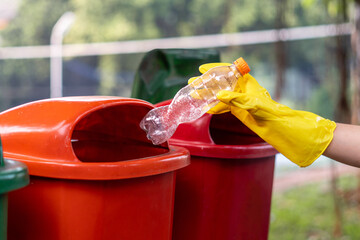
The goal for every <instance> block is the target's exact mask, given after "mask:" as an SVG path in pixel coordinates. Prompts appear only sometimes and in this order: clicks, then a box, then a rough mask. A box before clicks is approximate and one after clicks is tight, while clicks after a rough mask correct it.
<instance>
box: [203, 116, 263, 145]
mask: <svg viewBox="0 0 360 240" xmlns="http://www.w3.org/2000/svg"><path fill="white" fill-rule="evenodd" d="M209 132H210V136H211V138H212V140H213V141H214V143H215V144H218V145H250V144H255V143H264V140H262V139H261V138H260V137H259V136H258V135H256V134H255V133H254V132H253V131H251V130H250V129H249V128H248V127H247V126H245V125H244V124H243V123H242V122H241V121H240V120H239V119H237V118H236V117H235V116H234V115H232V114H231V113H230V112H229V113H224V114H214V115H213V116H212V117H211V120H210V126H209Z"/></svg>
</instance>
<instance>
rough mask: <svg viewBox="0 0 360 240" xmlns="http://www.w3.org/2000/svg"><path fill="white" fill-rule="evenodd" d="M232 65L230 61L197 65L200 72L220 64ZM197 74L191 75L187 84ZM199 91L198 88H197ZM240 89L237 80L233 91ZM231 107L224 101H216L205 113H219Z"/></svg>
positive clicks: (227, 110)
mask: <svg viewBox="0 0 360 240" xmlns="http://www.w3.org/2000/svg"><path fill="white" fill-rule="evenodd" d="M230 65H232V64H231V63H206V64H203V65H201V66H200V67H199V71H200V73H202V74H204V73H206V72H207V71H209V70H210V69H211V68H214V67H220V66H230ZM198 77H199V76H196V77H192V78H190V79H189V80H188V84H190V83H191V82H193V81H194V80H195V79H197V78H198ZM198 91H199V90H198ZM237 91H240V86H239V81H238V83H237V84H236V86H235V88H234V92H237ZM193 97H195V98H196V97H197V96H193ZM230 109H231V107H230V106H229V105H228V104H225V103H222V102H220V103H218V104H217V105H216V106H214V107H212V108H211V109H210V110H209V111H208V112H207V113H210V114H220V113H225V112H229V111H230Z"/></svg>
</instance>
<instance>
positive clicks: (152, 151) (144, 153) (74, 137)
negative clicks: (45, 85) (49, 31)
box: [0, 96, 190, 180]
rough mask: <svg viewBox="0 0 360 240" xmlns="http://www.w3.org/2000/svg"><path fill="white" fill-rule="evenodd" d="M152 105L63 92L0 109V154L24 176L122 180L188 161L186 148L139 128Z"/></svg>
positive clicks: (164, 170) (178, 165) (137, 101)
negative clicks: (21, 166) (23, 168)
mask: <svg viewBox="0 0 360 240" xmlns="http://www.w3.org/2000/svg"><path fill="white" fill-rule="evenodd" d="M152 108H153V105H151V104H150V103H148V102H145V101H142V100H137V99H130V98H120V97H100V96H99V97H94V96H92V97H66V98H57V99H46V100H41V101H36V102H31V103H27V104H24V105H21V106H18V107H15V108H12V109H9V110H7V111H4V112H2V113H0V134H1V138H2V140H3V150H4V156H5V157H6V158H9V159H13V160H18V161H21V162H24V163H25V164H26V165H27V166H28V168H29V173H30V175H36V176H43V177H53V178H65V179H88V180H89V179H104V180H105V179H123V178H133V177H142V176H149V175H155V174H161V173H165V172H169V171H174V170H176V169H179V168H182V167H185V166H187V165H188V164H190V160H189V154H188V151H187V150H186V149H183V148H178V147H170V149H169V147H168V144H167V143H164V144H162V145H161V146H154V145H152V143H151V142H150V141H149V140H148V139H147V138H146V134H145V132H144V131H143V130H141V128H140V127H139V123H140V121H141V119H142V118H143V117H144V116H145V114H146V113H147V112H148V111H149V110H151V109H152Z"/></svg>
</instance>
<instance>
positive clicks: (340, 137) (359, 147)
mask: <svg viewBox="0 0 360 240" xmlns="http://www.w3.org/2000/svg"><path fill="white" fill-rule="evenodd" d="M323 155H325V156H327V157H329V158H331V159H334V160H336V161H338V162H341V163H344V164H347V165H351V166H354V167H359V168H360V126H358V125H350V124H341V123H337V124H336V129H335V131H334V138H333V140H332V141H331V143H330V144H329V146H328V147H327V149H326V150H325V152H324V154H323Z"/></svg>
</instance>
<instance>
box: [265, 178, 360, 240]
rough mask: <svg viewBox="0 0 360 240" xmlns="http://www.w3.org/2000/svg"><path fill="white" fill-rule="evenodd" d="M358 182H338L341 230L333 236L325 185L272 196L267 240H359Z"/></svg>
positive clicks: (331, 210) (333, 220)
mask: <svg viewBox="0 0 360 240" xmlns="http://www.w3.org/2000/svg"><path fill="white" fill-rule="evenodd" d="M358 184H360V183H358V179H357V178H355V177H354V176H347V177H341V178H339V179H338V184H337V186H338V192H337V194H336V195H337V199H338V201H339V203H340V204H339V205H340V209H341V231H340V234H339V235H338V236H334V235H336V234H334V229H335V223H336V217H335V211H334V197H333V194H332V192H331V189H330V184H329V183H326V182H322V183H317V184H310V185H306V186H302V187H297V188H293V189H291V190H289V191H286V192H282V193H280V192H279V193H274V195H273V199H272V210H271V223H270V232H269V240H281V239H286V240H287V239H291V240H296V239H301V240H304V239H310V240H317V239H319V240H320V239H321V240H323V239H324V240H327V239H344V240H345V239H346V240H348V239H360V205H359V204H360V203H359V198H358V197H357V191H356V189H357V187H358Z"/></svg>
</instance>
